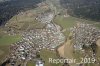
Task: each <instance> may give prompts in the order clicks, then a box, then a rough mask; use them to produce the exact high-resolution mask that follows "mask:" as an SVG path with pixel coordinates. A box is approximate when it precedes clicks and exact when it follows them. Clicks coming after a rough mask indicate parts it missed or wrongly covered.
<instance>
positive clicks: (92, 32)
mask: <svg viewBox="0 0 100 66" xmlns="http://www.w3.org/2000/svg"><path fill="white" fill-rule="evenodd" d="M70 30H71V32H72V39H73V44H74V48H75V49H76V50H81V49H82V47H83V45H84V46H87V47H89V46H91V45H93V44H96V41H97V40H98V39H99V38H100V30H99V29H97V28H96V27H94V26H93V25H91V24H84V23H78V24H77V26H75V27H73V28H71V29H70Z"/></svg>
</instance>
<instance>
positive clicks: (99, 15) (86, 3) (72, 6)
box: [60, 0, 100, 21]
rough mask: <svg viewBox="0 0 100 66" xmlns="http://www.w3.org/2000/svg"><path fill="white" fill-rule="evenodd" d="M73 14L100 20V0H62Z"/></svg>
mask: <svg viewBox="0 0 100 66" xmlns="http://www.w3.org/2000/svg"><path fill="white" fill-rule="evenodd" d="M60 3H61V5H62V6H63V7H64V8H65V9H67V10H68V13H69V14H70V15H72V16H76V17H81V18H85V19H92V20H96V21H100V7H99V6H100V0H60Z"/></svg>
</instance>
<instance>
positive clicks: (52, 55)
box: [27, 49, 62, 66]
mask: <svg viewBox="0 0 100 66" xmlns="http://www.w3.org/2000/svg"><path fill="white" fill-rule="evenodd" d="M40 57H41V58H42V59H43V61H45V65H44V66H62V64H60V63H59V64H54V63H49V58H53V59H57V58H58V57H57V54H56V52H54V51H50V50H47V49H42V50H41V52H40ZM27 66H35V63H34V62H33V61H30V62H28V64H27Z"/></svg>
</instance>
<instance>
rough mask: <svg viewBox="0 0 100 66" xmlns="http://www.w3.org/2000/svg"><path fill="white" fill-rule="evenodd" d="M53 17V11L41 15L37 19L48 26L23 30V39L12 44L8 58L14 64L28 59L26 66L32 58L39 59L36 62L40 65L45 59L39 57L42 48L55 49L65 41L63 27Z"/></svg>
mask: <svg viewBox="0 0 100 66" xmlns="http://www.w3.org/2000/svg"><path fill="white" fill-rule="evenodd" d="M42 16H43V17H42ZM53 18H54V13H52V12H49V13H48V12H47V13H46V14H43V15H42V14H41V15H39V16H38V17H36V19H37V20H38V21H39V22H41V23H45V24H46V27H45V28H43V29H33V30H30V31H29V32H23V33H22V34H21V35H22V40H21V41H18V42H16V43H15V44H12V45H11V47H10V56H9V58H8V59H9V60H10V64H11V65H12V66H16V64H17V65H18V64H19V63H18V62H19V61H21V62H22V61H26V63H25V66H26V65H27V62H28V61H30V60H34V61H37V62H36V64H37V63H38V66H39V62H42V61H43V60H40V59H41V58H39V59H37V53H39V52H40V50H41V49H44V48H45V49H48V50H51V51H55V50H56V48H57V47H58V46H59V45H61V44H62V43H64V41H65V36H64V35H63V33H62V32H61V27H60V26H59V25H56V24H55V23H53V22H52V20H53Z"/></svg>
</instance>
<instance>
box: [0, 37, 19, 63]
mask: <svg viewBox="0 0 100 66" xmlns="http://www.w3.org/2000/svg"><path fill="white" fill-rule="evenodd" d="M19 40H21V37H20V36H19V35H16V36H9V35H3V36H0V63H1V61H2V60H3V59H4V57H5V56H7V55H8V53H9V46H10V45H11V44H12V43H15V42H17V41H19Z"/></svg>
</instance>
